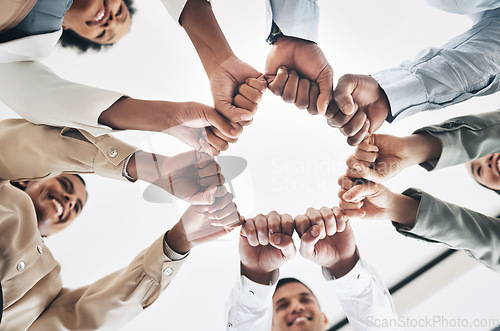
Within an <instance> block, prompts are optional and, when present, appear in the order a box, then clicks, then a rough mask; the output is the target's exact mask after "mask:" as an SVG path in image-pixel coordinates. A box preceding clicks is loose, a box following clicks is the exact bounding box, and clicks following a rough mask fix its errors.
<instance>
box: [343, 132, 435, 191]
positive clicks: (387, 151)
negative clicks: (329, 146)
mask: <svg viewBox="0 0 500 331" xmlns="http://www.w3.org/2000/svg"><path fill="white" fill-rule="evenodd" d="M441 149H442V146H441V142H440V140H439V139H437V138H435V137H434V136H432V135H430V134H428V133H425V132H424V133H419V134H412V135H410V136H406V137H402V138H400V137H395V136H390V135H382V134H374V135H372V136H370V137H368V138H366V139H365V140H363V142H362V143H361V144H359V145H358V146H357V147H356V150H355V152H354V154H353V155H351V156H350V157H349V158H348V159H347V161H346V164H347V167H348V169H347V172H346V174H347V176H349V177H352V178H364V179H368V180H371V181H374V182H377V183H380V182H383V181H385V180H387V179H389V178H391V177H394V176H395V175H396V174H398V173H399V172H401V171H402V170H403V169H405V168H408V167H410V166H413V165H417V164H420V163H423V162H427V161H431V160H435V159H437V158H439V157H440V155H441Z"/></svg>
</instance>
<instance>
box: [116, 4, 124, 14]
mask: <svg viewBox="0 0 500 331" xmlns="http://www.w3.org/2000/svg"><path fill="white" fill-rule="evenodd" d="M122 10H123V4H122V5H121V6H120V9H118V11H117V12H116V14H115V16H120V15H121V13H122Z"/></svg>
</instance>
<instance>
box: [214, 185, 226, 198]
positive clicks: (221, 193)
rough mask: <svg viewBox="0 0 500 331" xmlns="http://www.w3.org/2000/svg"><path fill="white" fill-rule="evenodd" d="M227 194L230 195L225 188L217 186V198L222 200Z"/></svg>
mask: <svg viewBox="0 0 500 331" xmlns="http://www.w3.org/2000/svg"><path fill="white" fill-rule="evenodd" d="M226 194H228V192H227V189H226V187H225V186H223V185H221V186H217V191H216V192H215V197H216V198H222V197H223V196H224V195H226Z"/></svg>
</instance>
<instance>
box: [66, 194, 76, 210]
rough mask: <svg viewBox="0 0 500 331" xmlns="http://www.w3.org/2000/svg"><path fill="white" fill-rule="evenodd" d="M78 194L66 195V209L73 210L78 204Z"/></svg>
mask: <svg viewBox="0 0 500 331" xmlns="http://www.w3.org/2000/svg"><path fill="white" fill-rule="evenodd" d="M76 199H77V198H76V194H71V193H65V194H64V200H65V202H66V205H67V206H66V207H67V208H68V210H71V209H72V208H73V207H74V206H75V204H76Z"/></svg>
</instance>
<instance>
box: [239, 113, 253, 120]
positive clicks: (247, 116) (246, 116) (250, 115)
mask: <svg viewBox="0 0 500 331" xmlns="http://www.w3.org/2000/svg"><path fill="white" fill-rule="evenodd" d="M252 118H253V115H252V114H242V115H241V119H242V120H243V121H250V120H251V119H252Z"/></svg>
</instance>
